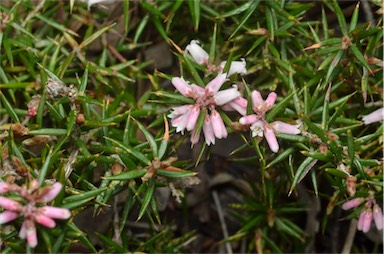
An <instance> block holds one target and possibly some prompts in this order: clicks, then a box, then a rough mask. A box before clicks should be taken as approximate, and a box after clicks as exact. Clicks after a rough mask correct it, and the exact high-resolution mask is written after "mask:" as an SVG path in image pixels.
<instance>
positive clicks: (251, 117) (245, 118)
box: [239, 114, 260, 125]
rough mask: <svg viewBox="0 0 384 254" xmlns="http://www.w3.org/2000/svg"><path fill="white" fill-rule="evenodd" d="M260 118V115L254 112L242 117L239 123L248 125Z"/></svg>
mask: <svg viewBox="0 0 384 254" xmlns="http://www.w3.org/2000/svg"><path fill="white" fill-rule="evenodd" d="M259 119H260V117H259V116H258V115H256V114H252V115H247V116H243V117H241V118H240V119H239V123H240V124H242V125H248V124H253V123H255V122H257V121H258V120H259Z"/></svg>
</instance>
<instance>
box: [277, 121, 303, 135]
mask: <svg viewBox="0 0 384 254" xmlns="http://www.w3.org/2000/svg"><path fill="white" fill-rule="evenodd" d="M271 127H272V129H273V130H275V131H277V132H281V133H286V134H299V133H300V130H299V125H292V124H288V123H284V122H280V121H275V122H273V123H272V124H271Z"/></svg>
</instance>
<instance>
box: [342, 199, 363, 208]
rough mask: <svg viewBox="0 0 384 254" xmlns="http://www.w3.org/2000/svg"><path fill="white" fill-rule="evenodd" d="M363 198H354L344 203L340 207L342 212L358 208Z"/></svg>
mask: <svg viewBox="0 0 384 254" xmlns="http://www.w3.org/2000/svg"><path fill="white" fill-rule="evenodd" d="M363 201H364V198H354V199H351V200H349V201H347V202H345V203H344V204H343V206H342V208H343V210H349V209H351V208H355V207H357V206H359V205H360V204H361V203H363Z"/></svg>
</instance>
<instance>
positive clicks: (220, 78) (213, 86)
mask: <svg viewBox="0 0 384 254" xmlns="http://www.w3.org/2000/svg"><path fill="white" fill-rule="evenodd" d="M226 80H227V75H226V74H218V75H217V76H216V78H214V79H213V80H211V82H209V83H208V84H207V85H206V86H205V90H206V91H207V92H208V94H210V95H211V94H215V93H217V91H219V90H220V87H221V86H222V85H223V84H224V82H225V81H226Z"/></svg>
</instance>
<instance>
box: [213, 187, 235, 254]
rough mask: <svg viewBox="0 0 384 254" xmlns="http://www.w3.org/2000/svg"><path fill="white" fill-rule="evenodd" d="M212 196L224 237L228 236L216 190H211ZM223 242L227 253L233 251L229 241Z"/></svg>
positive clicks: (230, 253)
mask: <svg viewBox="0 0 384 254" xmlns="http://www.w3.org/2000/svg"><path fill="white" fill-rule="evenodd" d="M212 196H213V200H214V202H215V205H216V208H217V214H218V215H219V220H220V224H221V229H222V230H223V235H224V238H228V237H229V234H228V230H227V225H226V224H225V219H224V214H223V209H222V207H221V204H220V200H219V196H218V195H217V191H215V190H213V191H212ZM224 244H225V248H226V249H227V253H229V254H232V253H233V251H232V246H231V244H230V243H229V242H225V243H224Z"/></svg>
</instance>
